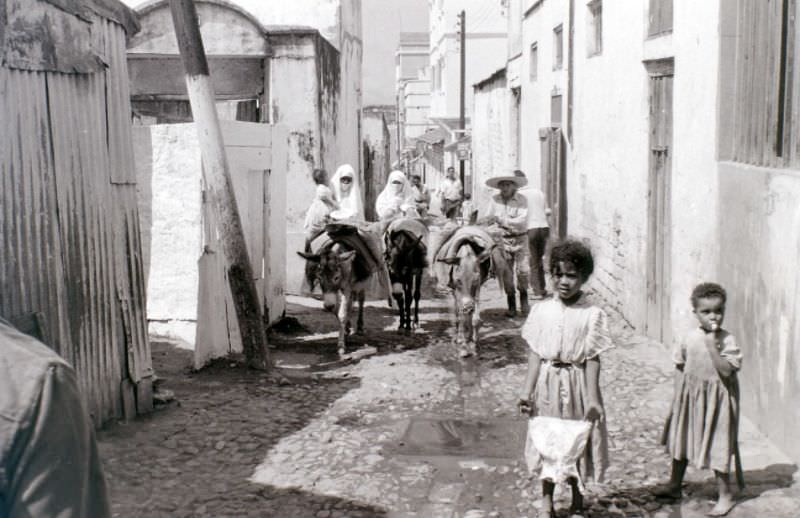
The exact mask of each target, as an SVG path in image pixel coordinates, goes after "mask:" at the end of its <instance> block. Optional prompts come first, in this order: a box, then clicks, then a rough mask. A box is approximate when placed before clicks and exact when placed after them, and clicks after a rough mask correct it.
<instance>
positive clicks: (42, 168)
mask: <svg viewBox="0 0 800 518" xmlns="http://www.w3.org/2000/svg"><path fill="white" fill-rule="evenodd" d="M73 4H75V5H77V4H79V2H72V3H71V4H70V5H73ZM23 14H24V16H23ZM129 15H130V12H129V11H128V10H127V8H124V6H122V5H121V4H119V2H116V1H115V0H102V1H101V0H91V1H86V2H83V3H80V9H77V8H76V10H75V12H70V11H66V10H63V9H61V8H60V7H56V6H54V5H52V4H51V3H50V2H47V1H43V0H40V1H36V2H30V1H27V2H19V1H16V0H11V1H10V2H9V3H8V4H7V21H8V24H9V25H8V26H10V24H11V22H12V21H14V22H16V23H17V28H19V27H21V25H20V24H21V23H23V24H29V25H30V27H29V30H39V31H45V32H46V33H47V34H48V35H49V36H48V35H45V36H44V38H45V39H47V38H48V37H49V38H50V39H51V40H52V41H58V42H60V43H61V44H62V45H69V42H70V40H69V38H64V37H63V35H59V34H57V33H58V31H61V30H66V29H65V28H69V30H74V31H76V32H78V33H81V34H83V33H85V32H86V31H88V34H89V36H88V40H86V39H85V38H79V39H77V40H76V45H75V46H73V47H72V48H67V49H64V48H61V49H60V50H59V52H58V55H48V54H47V49H45V50H42V49H41V48H26V47H24V44H18V42H16V41H14V40H13V37H14V34H13V33H8V32H5V31H4V30H3V29H4V27H0V35H2V34H4V33H5V39H3V40H2V43H0V44H2V47H0V57H2V58H3V59H2V66H0V120H2V121H3V130H4V131H3V133H2V138H0V181H1V182H2V184H0V187H1V188H0V242H1V243H2V246H0V315H2V316H4V317H6V318H8V319H10V320H12V321H15V322H17V323H18V324H19V325H20V326H21V327H27V329H24V330H25V331H28V332H31V333H33V334H37V335H39V337H40V338H41V339H42V340H43V341H44V342H45V343H47V344H48V345H50V346H51V347H52V348H53V349H55V350H56V351H57V352H58V353H59V354H61V355H62V356H63V357H64V358H65V359H67V360H68V361H69V362H71V363H72V364H73V365H74V367H75V369H76V371H77V374H78V378H79V381H80V384H81V388H82V390H83V392H84V394H85V395H86V397H87V400H88V403H89V409H90V412H91V413H92V416H93V418H94V420H95V422H96V423H98V424H100V423H102V422H104V421H106V420H108V419H111V418H116V417H122V416H130V415H131V414H133V413H135V411H136V409H137V407H138V411H140V412H144V411H148V410H149V409H151V408H152V397H151V390H152V367H151V359H150V349H149V344H148V342H147V334H146V320H145V307H144V305H145V297H144V278H143V272H142V258H141V243H140V237H139V228H138V224H139V223H138V213H137V204H136V184H135V174H134V164H133V148H132V142H131V122H130V101H129V93H128V76H127V68H126V55H125V48H126V46H125V41H126V28H127V30H135V29H136V25H135V18H132V17H130V16H129ZM54 16H57V17H58V18H59V21H58V23H54V22H53V17H54ZM25 32H26V31H24V30H23V31H21V32H20V34H24V33H25ZM12 50H13V59H11V60H7V59H5V58H6V57H7V56H9V55H10V54H11V53H12ZM87 52H89V53H90V54H91V55H90V56H87V55H85V54H86V53H87ZM95 62H99V63H101V64H102V66H101V67H99V68H93V67H91V66H88V65H87V63H88V64H91V63H95ZM76 63H78V64H80V66H73V65H74V64H76Z"/></svg>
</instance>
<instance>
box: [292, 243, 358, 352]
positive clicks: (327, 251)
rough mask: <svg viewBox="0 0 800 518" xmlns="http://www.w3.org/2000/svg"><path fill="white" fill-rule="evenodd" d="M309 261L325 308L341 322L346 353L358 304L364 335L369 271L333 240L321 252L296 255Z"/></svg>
mask: <svg viewBox="0 0 800 518" xmlns="http://www.w3.org/2000/svg"><path fill="white" fill-rule="evenodd" d="M297 253H298V254H299V255H300V257H302V258H304V259H305V260H306V261H307V264H306V272H307V273H309V270H312V271H313V276H312V278H313V277H315V278H316V279H318V280H319V284H320V288H322V305H323V307H324V308H325V310H326V311H330V312H331V313H334V314H335V315H336V318H337V320H338V322H339V339H338V342H337V345H338V350H339V355H343V354H345V352H346V351H347V349H346V338H347V335H348V334H350V330H351V325H350V313H351V312H352V311H353V302H354V301H358V319H357V320H356V333H357V334H363V333H364V294H365V290H366V287H367V281H368V279H369V275H370V274H369V272H367V271H365V270H364V268H363V266H361V263H360V262H359V261H355V259H356V251H355V250H350V249H349V248H348V247H346V246H345V245H343V244H341V243H335V242H333V241H330V242H328V243H326V244H325V245H323V246H322V248H321V249H320V250H319V252H318V253H316V254H313V253H310V252H297Z"/></svg>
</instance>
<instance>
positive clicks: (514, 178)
mask: <svg viewBox="0 0 800 518" xmlns="http://www.w3.org/2000/svg"><path fill="white" fill-rule="evenodd" d="M500 182H514V183H515V184H516V185H517V187H518V188H520V187H525V186H526V185H528V179H527V178H525V173H523V172H522V171H519V170H517V171H514V172H513V173H511V174H505V175H501V176H493V177H491V178H489V179H488V180H486V185H487V186H489V187H491V188H492V189H499V188H500Z"/></svg>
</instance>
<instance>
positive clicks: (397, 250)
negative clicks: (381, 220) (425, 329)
mask: <svg viewBox="0 0 800 518" xmlns="http://www.w3.org/2000/svg"><path fill="white" fill-rule="evenodd" d="M423 237H424V236H423V235H420V236H419V237H414V236H413V235H412V234H410V233H408V232H405V231H402V230H397V231H394V232H391V233H390V234H389V236H388V238H387V246H386V265H387V267H388V269H389V279H390V280H391V281H392V295H393V296H394V299H395V300H396V301H397V307H398V308H399V309H400V325H399V326H398V328H397V330H398V331H403V330H404V331H405V333H406V334H410V333H411V324H412V321H411V300H412V295H413V300H414V321H413V324H414V327H415V328H416V327H419V299H420V296H421V289H422V272H423V270H424V269H425V267H426V266H427V265H428V262H427V260H426V258H425V245H424V244H423V243H422V239H423Z"/></svg>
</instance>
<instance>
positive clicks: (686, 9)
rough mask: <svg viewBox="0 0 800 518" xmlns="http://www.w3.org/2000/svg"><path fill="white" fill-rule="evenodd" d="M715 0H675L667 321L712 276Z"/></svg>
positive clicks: (684, 312) (683, 313)
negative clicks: (670, 299) (669, 303)
mask: <svg viewBox="0 0 800 518" xmlns="http://www.w3.org/2000/svg"><path fill="white" fill-rule="evenodd" d="M719 8H720V4H719V2H687V1H683V2H676V4H675V12H674V16H675V28H674V31H673V35H672V41H673V45H674V48H675V92H674V96H675V97H674V98H675V104H674V123H675V126H674V145H673V147H674V148H675V154H674V159H673V162H672V174H673V189H672V235H673V246H672V293H673V304H672V319H673V323H674V324H675V325H676V326H677V325H680V324H683V325H684V326H685V325H686V322H687V321H689V322H691V320H692V318H691V314H690V311H691V307H690V305H689V304H688V302H687V299H688V297H689V295H690V293H691V290H692V288H693V287H694V285H695V284H697V283H698V282H700V281H703V280H714V279H715V278H716V277H717V272H718V270H717V266H718V264H719V259H720V256H719V249H718V247H717V246H713V245H712V246H709V244H710V243H714V242H715V240H716V237H717V228H718V225H719V223H720V222H719V220H718V216H717V214H718V209H719V203H718V199H717V196H716V190H717V188H718V187H717V186H718V183H719V176H718V174H719V173H718V167H717V162H716V150H717V135H718V128H717V106H718V102H717V97H718V91H719V85H718V82H717V81H718V74H719Z"/></svg>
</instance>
